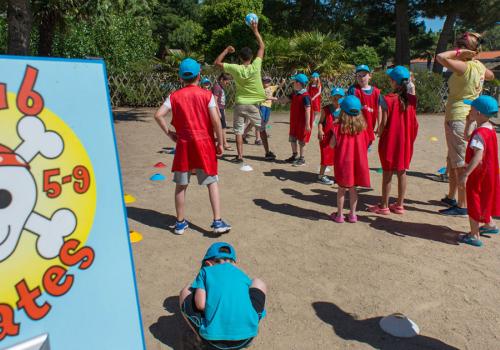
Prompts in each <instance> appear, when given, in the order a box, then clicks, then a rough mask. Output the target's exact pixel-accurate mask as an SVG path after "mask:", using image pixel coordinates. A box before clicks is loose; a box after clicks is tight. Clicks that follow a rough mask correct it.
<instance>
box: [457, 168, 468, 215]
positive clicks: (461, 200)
mask: <svg viewBox="0 0 500 350" xmlns="http://www.w3.org/2000/svg"><path fill="white" fill-rule="evenodd" d="M464 173H465V167H461V168H456V169H455V176H456V177H455V179H460V178H461V177H462V175H463V174H464ZM457 193H458V196H457V206H458V207H460V208H465V207H466V206H467V202H466V195H465V186H460V185H458V186H457Z"/></svg>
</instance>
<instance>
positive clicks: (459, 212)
mask: <svg viewBox="0 0 500 350" xmlns="http://www.w3.org/2000/svg"><path fill="white" fill-rule="evenodd" d="M439 213H440V214H443V215H449V216H466V215H467V208H460V207H457V206H454V207H450V208H447V209H441V210H440V211H439Z"/></svg>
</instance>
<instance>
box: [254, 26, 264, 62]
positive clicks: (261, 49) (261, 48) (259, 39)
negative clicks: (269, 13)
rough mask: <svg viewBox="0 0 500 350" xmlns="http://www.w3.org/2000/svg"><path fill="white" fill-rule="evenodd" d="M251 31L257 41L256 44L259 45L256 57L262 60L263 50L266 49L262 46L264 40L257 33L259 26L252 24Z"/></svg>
mask: <svg viewBox="0 0 500 350" xmlns="http://www.w3.org/2000/svg"><path fill="white" fill-rule="evenodd" d="M252 31H253V34H254V35H255V38H256V39H257V43H258V44H259V50H258V51H257V57H260V58H264V50H265V49H266V45H265V44H264V40H262V37H261V36H260V33H259V24H258V23H257V22H252Z"/></svg>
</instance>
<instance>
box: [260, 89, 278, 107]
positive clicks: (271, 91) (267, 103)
mask: <svg viewBox="0 0 500 350" xmlns="http://www.w3.org/2000/svg"><path fill="white" fill-rule="evenodd" d="M277 89H278V85H270V86H268V87H266V88H264V91H265V92H266V100H265V101H264V102H262V103H261V104H260V105H261V106H265V107H269V108H271V107H272V106H273V101H272V100H269V98H271V97H273V95H274V92H275V91H276V90H277Z"/></svg>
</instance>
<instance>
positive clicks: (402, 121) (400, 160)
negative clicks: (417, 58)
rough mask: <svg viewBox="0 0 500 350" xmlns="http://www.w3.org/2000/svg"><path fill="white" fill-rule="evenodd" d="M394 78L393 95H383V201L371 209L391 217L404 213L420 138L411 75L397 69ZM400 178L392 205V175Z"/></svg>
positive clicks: (380, 134)
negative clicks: (417, 142)
mask: <svg viewBox="0 0 500 350" xmlns="http://www.w3.org/2000/svg"><path fill="white" fill-rule="evenodd" d="M387 74H388V75H389V77H390V78H391V86H392V89H393V92H392V93H390V94H388V95H386V96H384V101H385V106H383V113H382V120H381V122H380V126H379V129H378V134H379V137H380V141H379V145H378V154H379V157H380V163H381V164H382V170H383V177H382V199H381V202H380V204H377V205H375V206H373V207H371V208H369V210H370V211H371V212H374V213H377V214H382V215H388V214H390V212H393V213H395V214H403V213H404V206H403V204H404V203H403V202H404V198H405V194H406V181H407V178H406V170H408V169H409V168H410V162H411V158H412V156H413V144H414V143H415V139H416V137H417V132H418V121H417V114H416V110H417V98H416V96H415V95H412V94H409V93H408V85H409V83H410V72H409V71H408V69H406V68H405V67H403V66H396V67H394V68H392V69H389V70H388V71H387ZM394 173H396V174H397V176H398V199H397V201H396V202H394V203H392V204H389V194H390V191H391V181H392V176H393V174H394Z"/></svg>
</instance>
